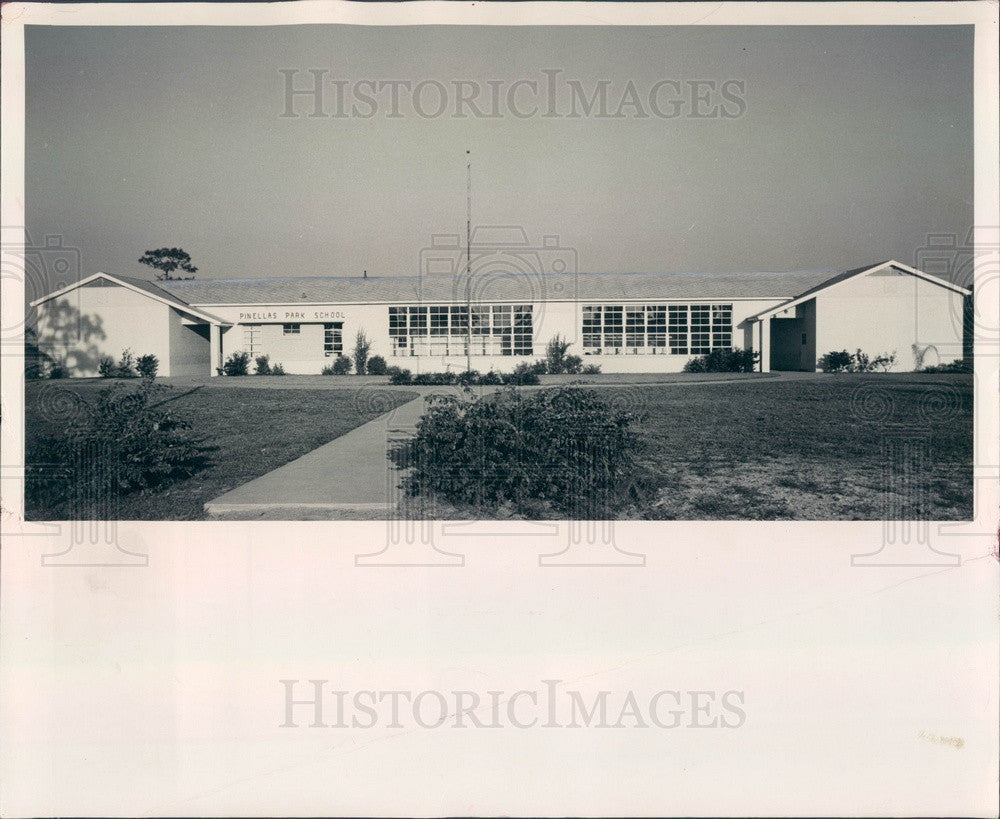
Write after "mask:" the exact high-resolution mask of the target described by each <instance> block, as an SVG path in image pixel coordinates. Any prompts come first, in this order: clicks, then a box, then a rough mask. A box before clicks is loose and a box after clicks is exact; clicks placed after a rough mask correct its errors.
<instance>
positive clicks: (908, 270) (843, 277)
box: [752, 259, 972, 319]
mask: <svg viewBox="0 0 1000 819" xmlns="http://www.w3.org/2000/svg"><path fill="white" fill-rule="evenodd" d="M889 269H894V270H896V271H898V272H899V273H901V274H903V275H907V274H909V275H911V276H916V277H917V278H919V279H923V280H924V281H927V282H931V283H932V284H936V285H938V286H940V287H944V288H947V289H948V290H951V291H953V292H955V293H960V294H962V295H963V296H969V295H971V294H972V291H971V290H969V289H968V288H966V287H962V286H961V285H958V284H955V283H954V282H950V281H948V280H946V279H942V278H940V277H938V276H933V275H931V274H930V273H924V272H923V271H922V270H917V269H916V268H914V267H910V266H909V265H905V264H902V263H901V262H897V261H893V260H892V259H889V260H887V261H884V262H878V263H876V264H869V265H865V266H864V267H856V268H854V269H853V270H846V271H844V272H843V273H838V274H837V275H836V276H833V277H832V278H830V279H828V280H827V281H825V282H820V283H819V284H817V285H816V286H814V287H810V288H809V289H808V290H806V291H804V292H802V293H799V294H798V295H796V296H795V297H794V298H792V299H789V300H788V301H785V302H782V303H781V304H779V305H777V306H775V307H770V308H768V309H767V310H763V311H761V312H760V313H758V314H757V315H756V316H753V317H752V318H755V319H763V318H767V317H768V316H773V315H774V314H776V313H779V312H782V311H785V310H788V309H790V308H791V307H794V306H795V305H797V304H801V303H802V302H804V301H806V300H807V299H809V298H811V297H812V296H813V295H815V294H816V293H818V292H819V291H820V290H826V289H827V288H829V287H833V286H834V285H836V284H840V283H841V282H844V281H847V280H848V279H850V278H853V277H854V276H860V275H862V274H863V273H869V272H871V273H872V274H873V275H874V274H877V273H878V272H879V271H883V270H889Z"/></svg>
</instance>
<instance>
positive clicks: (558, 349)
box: [545, 334, 570, 374]
mask: <svg viewBox="0 0 1000 819" xmlns="http://www.w3.org/2000/svg"><path fill="white" fill-rule="evenodd" d="M569 348H570V342H568V341H567V340H566V339H564V338H563V337H562V336H561V335H558V334H557V335H555V336H553V337H552V340H551V341H550V342H549V343H548V344H547V345H546V346H545V369H546V372H550V373H553V374H555V373H562V372H566V351H567V350H568V349H569Z"/></svg>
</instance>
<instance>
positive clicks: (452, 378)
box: [413, 373, 458, 386]
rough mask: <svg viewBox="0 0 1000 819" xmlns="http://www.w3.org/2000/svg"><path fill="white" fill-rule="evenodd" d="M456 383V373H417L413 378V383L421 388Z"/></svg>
mask: <svg viewBox="0 0 1000 819" xmlns="http://www.w3.org/2000/svg"><path fill="white" fill-rule="evenodd" d="M456 381H458V376H457V375H455V373H417V374H416V375H415V376H413V383H414V384H415V385H420V386H442V385H446V384H454V383H455V382H456Z"/></svg>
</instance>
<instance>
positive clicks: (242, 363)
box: [222, 352, 250, 375]
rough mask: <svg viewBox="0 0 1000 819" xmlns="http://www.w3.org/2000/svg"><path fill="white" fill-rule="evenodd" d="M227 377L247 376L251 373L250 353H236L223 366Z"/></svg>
mask: <svg viewBox="0 0 1000 819" xmlns="http://www.w3.org/2000/svg"><path fill="white" fill-rule="evenodd" d="M222 371H223V372H224V373H225V374H226V375H247V374H248V373H249V372H250V353H241V352H235V353H233V354H232V355H231V356H229V358H227V359H226V363H225V364H223V365H222Z"/></svg>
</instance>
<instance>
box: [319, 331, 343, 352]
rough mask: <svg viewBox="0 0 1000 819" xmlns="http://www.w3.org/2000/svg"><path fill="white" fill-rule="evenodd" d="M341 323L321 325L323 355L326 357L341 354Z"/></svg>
mask: <svg viewBox="0 0 1000 819" xmlns="http://www.w3.org/2000/svg"><path fill="white" fill-rule="evenodd" d="M343 326H344V325H343V324H342V323H340V322H338V323H337V324H324V325H323V355H324V356H326V357H327V358H332V357H333V356H337V355H342V354H343V352H344V335H343V329H342V328H343Z"/></svg>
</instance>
